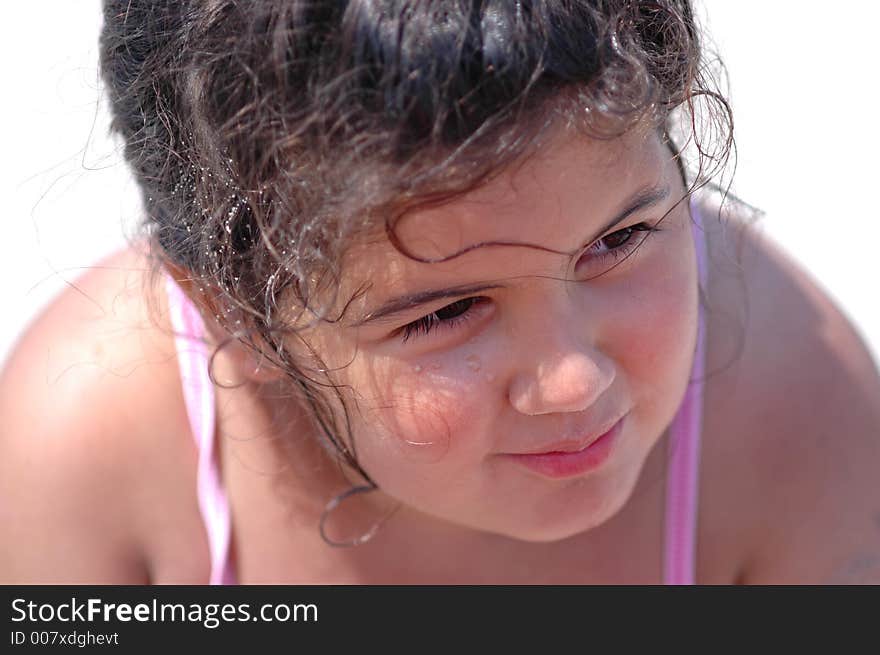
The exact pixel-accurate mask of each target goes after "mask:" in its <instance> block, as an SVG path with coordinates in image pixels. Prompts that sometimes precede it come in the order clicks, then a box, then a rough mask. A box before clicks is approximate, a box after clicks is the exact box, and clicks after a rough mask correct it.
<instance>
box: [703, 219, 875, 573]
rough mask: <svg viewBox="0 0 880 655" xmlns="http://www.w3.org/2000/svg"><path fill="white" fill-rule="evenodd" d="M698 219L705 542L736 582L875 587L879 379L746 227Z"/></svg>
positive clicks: (826, 302)
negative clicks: (704, 272) (704, 318)
mask: <svg viewBox="0 0 880 655" xmlns="http://www.w3.org/2000/svg"><path fill="white" fill-rule="evenodd" d="M707 214H709V216H710V223H711V224H712V227H711V228H710V242H711V241H714V244H712V245H711V247H710V254H711V260H712V263H713V268H712V274H713V276H714V278H715V279H714V280H713V281H712V283H711V284H710V292H709V299H708V303H709V306H710V307H709V325H710V344H711V345H710V357H709V362H708V368H707V374H708V376H709V379H708V380H707V383H706V403H707V408H711V411H710V413H709V414H707V416H706V419H705V420H706V424H705V426H704V428H705V431H706V433H707V435H710V438H709V439H707V440H706V446H705V448H706V451H705V456H704V459H703V461H704V468H703V475H702V483H701V484H702V489H703V490H705V491H706V493H707V496H708V500H709V502H708V507H710V508H714V509H713V510H712V511H713V512H714V515H713V516H707V517H706V521H707V524H708V525H709V526H712V527H711V529H710V534H709V535H708V536H707V540H708V541H710V542H712V541H713V539H714V540H715V543H713V546H715V547H716V548H717V549H723V548H725V546H724V545H723V544H722V543H721V539H722V538H723V539H725V540H726V543H728V544H732V546H728V548H735V549H738V551H739V552H738V553H737V554H736V556H735V558H738V560H739V561H738V565H737V568H738V572H737V576H736V578H737V579H738V580H739V581H742V582H747V583H767V584H774V583H817V584H822V583H831V582H837V583H856V582H873V583H878V582H880V486H878V485H877V482H876V480H877V475H878V471H880V376H878V372H877V368H876V366H875V364H874V362H873V360H872V357H871V354H870V353H869V351H868V349H867V348H866V346H865V344H864V342H863V341H862V339H861V338H860V336H859V334H858V332H857V330H856V329H855V328H854V327H853V325H852V324H851V322H850V321H849V320H848V319H847V317H846V316H845V315H844V314H843V313H842V312H841V311H840V310H839V308H838V307H836V305H835V304H834V302H833V301H832V299H831V298H829V296H828V294H827V293H826V292H824V291H823V290H822V288H821V286H820V285H819V284H818V283H817V282H816V281H815V280H814V279H813V278H812V277H811V276H810V275H809V274H808V273H807V272H806V271H805V270H804V269H803V268H802V267H801V266H800V265H799V264H797V263H796V262H795V261H794V260H793V259H792V258H791V257H790V256H789V255H787V254H786V253H784V251H783V250H782V249H781V248H780V247H779V246H778V245H776V244H775V243H773V242H772V240H771V239H770V238H769V237H767V236H766V235H764V234H763V233H762V231H761V229H760V223H758V224H756V225H755V226H750V225H749V224H748V223H747V222H743V221H741V220H739V219H738V218H737V217H736V216H727V217H725V218H724V219H723V220H722V221H721V222H718V220H717V216H718V214H717V212H715V213H714V214H713V213H712V212H707ZM713 331H714V335H712V332H713ZM701 520H703V516H702V515H701ZM707 550H708V551H711V550H712V549H711V548H710V549H707ZM704 556H705V557H707V558H709V557H711V552H705V553H704Z"/></svg>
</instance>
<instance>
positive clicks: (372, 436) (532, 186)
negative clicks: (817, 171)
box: [311, 132, 697, 541]
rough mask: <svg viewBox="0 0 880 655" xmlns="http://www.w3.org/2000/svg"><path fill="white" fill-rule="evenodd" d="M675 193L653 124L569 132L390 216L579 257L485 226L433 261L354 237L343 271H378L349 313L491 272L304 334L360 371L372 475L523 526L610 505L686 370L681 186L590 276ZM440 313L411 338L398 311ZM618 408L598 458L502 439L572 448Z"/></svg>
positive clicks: (509, 529) (355, 414)
mask: <svg viewBox="0 0 880 655" xmlns="http://www.w3.org/2000/svg"><path fill="white" fill-rule="evenodd" d="M646 190H647V191H651V190H653V191H658V192H659V193H656V194H654V197H655V201H654V202H652V203H650V204H648V205H647V206H644V207H643V208H642V209H639V210H638V211H636V212H634V213H632V214H630V215H629V216H628V217H627V218H625V219H624V220H623V221H622V222H621V223H619V224H618V225H616V226H615V227H612V228H610V229H608V230H606V231H604V232H602V233H601V234H597V233H599V232H600V231H601V230H603V228H604V227H605V226H606V225H607V224H608V223H609V222H610V221H611V220H612V219H613V218H615V217H617V216H619V215H620V214H621V213H622V212H623V211H624V210H626V209H627V208H628V207H631V206H632V204H633V201H634V199H638V197H639V196H644V195H645V194H644V192H645V191H646ZM683 193H684V188H683V185H682V182H681V179H680V176H679V172H678V169H677V167H676V165H675V162H674V161H673V160H672V155H671V153H670V152H669V150H668V149H667V148H666V147H665V146H664V145H663V144H662V143H661V141H660V139H659V138H658V137H657V136H656V135H655V134H654V133H650V134H645V133H643V132H642V133H633V134H629V135H627V136H625V137H623V138H620V139H617V140H614V141H594V140H589V139H586V138H585V137H582V136H574V135H571V134H560V135H559V136H558V138H554V140H553V141H552V142H551V143H550V144H549V145H548V146H547V147H545V148H544V149H543V150H541V151H540V152H539V153H538V154H537V155H536V156H535V157H533V158H532V159H530V160H528V161H527V162H526V163H525V165H523V166H522V167H520V168H518V169H516V168H512V169H511V170H509V171H507V172H505V173H504V174H502V175H500V176H499V177H498V178H496V179H495V180H493V181H492V182H491V183H490V184H489V185H487V186H486V187H484V188H481V189H479V190H477V191H475V192H473V193H472V194H470V195H468V196H466V197H464V198H459V199H457V200H456V201H454V202H452V203H450V204H448V205H445V206H442V207H437V208H432V209H427V210H419V211H417V212H414V213H413V214H411V215H408V216H407V217H406V218H404V219H403V220H402V221H401V222H400V223H399V224H398V228H397V233H398V234H399V235H400V238H401V240H402V242H403V244H404V245H405V246H406V247H407V249H409V251H410V252H413V253H414V254H416V255H418V256H420V257H424V258H440V257H443V256H446V255H450V254H452V253H455V252H458V251H460V250H462V249H464V248H466V247H467V246H469V245H473V244H477V243H480V242H486V241H507V242H510V241H517V242H523V243H531V244H537V245H541V246H545V247H547V248H551V249H553V250H556V251H564V252H574V253H575V254H574V255H572V256H571V257H568V256H566V255H561V254H556V253H553V252H547V251H542V250H537V249H533V248H525V247H520V246H490V247H484V248H477V249H474V250H471V251H470V252H467V253H466V254H464V255H462V256H459V257H456V258H454V259H451V260H450V261H447V262H445V263H439V264H424V263H419V262H415V261H412V260H411V259H408V258H406V257H404V256H403V255H401V254H400V253H398V252H397V251H396V250H395V249H394V248H393V247H392V246H391V245H390V244H389V243H387V242H386V243H381V244H370V245H366V246H362V247H359V248H357V249H355V250H354V251H352V252H351V253H350V257H349V258H348V260H347V262H346V266H347V268H345V269H343V270H345V277H344V285H343V291H346V292H349V291H352V290H354V289H356V288H358V286H359V285H361V284H362V283H363V282H364V281H368V282H371V283H372V286H371V288H370V289H369V290H368V291H367V293H366V294H365V295H364V296H363V297H362V298H360V299H359V300H357V301H355V302H354V303H353V304H352V306H351V307H350V308H349V310H348V313H347V314H346V319H348V321H349V323H354V322H355V321H357V320H359V319H362V318H363V317H364V316H366V315H367V314H368V313H371V312H374V311H375V310H376V308H378V307H380V306H381V305H383V304H385V303H386V302H387V301H389V300H390V299H392V298H395V297H399V296H401V295H404V294H413V293H417V292H423V291H429V290H435V289H443V288H448V287H456V286H463V285H468V286H471V285H489V286H490V287H491V288H486V289H484V290H481V291H472V292H467V293H465V294H464V295H457V296H452V297H448V298H442V299H439V300H435V301H432V302H429V303H427V304H424V305H420V306H417V307H415V308H412V309H408V310H406V311H404V312H402V313H398V314H394V315H391V316H387V317H385V318H381V319H377V320H375V321H373V322H367V323H364V324H363V325H358V326H355V325H349V326H347V327H344V328H340V327H339V325H335V326H322V327H321V328H318V330H317V331H316V333H315V334H314V335H311V340H312V342H313V343H314V344H315V346H316V348H317V349H318V352H319V353H320V354H321V355H322V356H323V357H324V360H325V362H326V363H327V364H328V366H330V367H331V368H335V367H343V368H341V369H340V370H339V371H337V372H336V375H337V379H338V381H339V382H340V383H342V384H348V385H351V388H352V389H353V392H354V394H355V395H354V396H353V397H354V398H355V400H356V402H357V407H358V408H359V411H358V409H354V410H353V411H352V412H350V414H351V419H352V433H353V435H354V439H355V442H356V450H357V455H358V458H359V461H360V462H361V464H362V466H363V468H364V470H366V471H367V472H368V473H369V475H370V476H371V477H372V478H373V480H374V481H375V482H376V483H377V484H378V485H379V488H380V489H381V491H382V492H383V493H384V494H387V495H388V496H390V497H392V498H394V499H396V500H399V501H402V503H404V505H405V506H408V507H409V508H410V509H413V510H416V511H417V512H418V514H415V515H416V516H421V517H422V518H427V517H431V518H439V519H442V520H445V521H448V522H451V523H453V524H456V525H461V526H466V527H470V528H475V529H480V530H487V531H490V532H494V533H498V534H503V535H507V536H511V537H516V538H520V539H525V540H530V541H547V540H555V539H561V538H565V537H568V536H571V535H573V534H576V533H578V532H581V531H583V530H586V529H589V528H591V527H593V526H596V525H598V524H600V523H602V522H604V521H605V520H607V519H608V518H610V517H611V516H612V515H613V514H614V513H615V512H617V511H618V510H619V509H620V508H621V507H622V506H623V504H624V503H625V502H626V500H627V499H628V498H629V496H630V494H631V493H632V490H633V488H634V486H635V483H636V481H637V479H638V476H639V472H640V470H641V468H642V466H643V464H644V463H645V460H646V458H647V455H648V453H649V451H650V450H651V448H652V447H653V446H654V445H655V444H656V443H657V441H658V440H659V439H660V437H661V435H662V433H663V431H664V429H665V428H666V426H667V425H668V424H669V422H670V421H671V419H672V417H673V416H674V414H675V412H676V410H677V408H678V405H679V403H680V402H681V400H682V397H683V394H684V391H685V387H686V385H687V381H688V376H689V373H690V367H691V363H692V359H693V353H694V348H695V343H696V330H697V270H696V259H695V252H694V245H693V240H692V236H691V229H690V216H689V213H688V209H687V203H686V202H682V203H680V204H679V205H678V206H677V207H676V208H675V209H674V210H673V211H672V212H671V213H670V214H669V215H668V216H667V217H666V218H665V219H664V220H663V221H662V222H661V223H660V224H659V225H658V227H659V228H660V229H661V231H660V232H655V233H646V232H632V233H631V238H632V240H633V241H632V242H633V243H638V242H640V241H641V240H642V238H643V237H646V239H645V241H644V242H643V243H641V245H640V246H639V247H638V248H637V249H636V250H635V252H634V253H633V255H632V256H631V257H629V258H628V259H625V260H623V261H622V262H621V263H620V264H619V265H617V266H616V267H615V268H613V269H611V270H608V271H607V272H606V273H605V274H604V275H602V276H599V277H596V276H597V275H598V274H599V273H600V272H602V271H605V270H606V269H609V268H611V264H612V263H613V261H614V260H612V259H611V258H610V256H609V254H608V251H609V250H613V249H614V248H619V249H620V250H621V252H624V253H625V252H628V251H627V250H626V248H627V245H628V244H627V236H628V233H627V232H626V231H624V232H621V230H625V229H626V228H628V227H632V226H638V225H644V224H645V223H647V224H648V225H655V224H656V222H657V221H658V220H659V219H660V218H661V217H662V216H663V215H664V214H666V212H667V211H668V210H669V209H670V208H671V207H672V206H673V205H675V204H676V202H678V201H679V200H680V199H681V197H682V195H683ZM658 196H659V198H660V199H657V197H658ZM596 239H598V240H599V241H598V243H597V241H596ZM564 278H567V279H568V280H569V281H564ZM588 278H593V279H588ZM349 297H350V294H348V293H343V294H341V295H340V298H344V299H348V298H349ZM473 298H477V299H479V300H477V301H476V302H474V301H471V300H468V299H473ZM453 303H455V304H453ZM435 312H436V314H434V313H435ZM432 314H434V316H433V318H434V319H435V322H436V323H437V324H436V325H435V326H434V327H433V328H432V330H431V331H430V332H428V333H424V332H423V331H422V330H419V331H412V330H411V333H410V336H409V338H408V339H407V340H406V341H404V338H403V335H402V333H401V329H402V328H404V326H407V325H409V324H412V323H414V322H416V321H418V320H419V319H422V318H423V317H425V316H430V315H432ZM352 406H353V404H352ZM621 416H624V418H623V420H622V423H621V425H620V428H621V429H620V430H619V432H618V433H617V434H616V436H615V437H614V438H613V440H612V441H611V449H610V452H609V453H608V456H607V458H606V459H604V461H601V462H598V463H597V461H595V460H594V461H593V463H592V464H589V461H588V462H587V463H586V464H584V460H590V459H591V457H585V456H581V457H580V458H579V457H577V456H576V455H569V456H567V457H563V458H555V459H556V461H555V462H552V461H551V462H549V464H548V461H549V460H551V459H553V458H544V461H543V463H544V464H547V465H548V466H550V467H551V468H552V467H554V466H555V467H556V468H555V471H556V473H553V472H552V471H551V469H550V468H543V469H540V470H535V469H534V468H530V467H529V466H527V465H525V464H524V462H523V461H522V460H521V459H520V458H514V457H511V456H510V455H511V454H521V453H527V452H528V453H534V452H546V451H553V450H559V449H560V448H564V446H560V445H559V443H558V442H559V441H560V440H563V439H566V438H573V439H574V440H575V442H576V443H573V444H568V446H569V447H573V448H576V447H577V446H578V445H582V443H583V441H584V440H585V439H587V438H590V437H591V435H593V436H595V435H596V434H597V431H601V430H602V429H603V428H605V427H608V425H609V424H610V423H612V422H613V421H614V420H615V419H617V418H619V417H621ZM578 440H580V442H578ZM594 450H601V448H599V449H595V448H594V449H591V452H592V451H594ZM531 461H532V463H533V464H535V466H539V467H540V465H541V462H538V458H533V459H532V460H531ZM566 467H568V468H566Z"/></svg>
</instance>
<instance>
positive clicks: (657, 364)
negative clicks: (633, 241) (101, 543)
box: [608, 232, 698, 420]
mask: <svg viewBox="0 0 880 655" xmlns="http://www.w3.org/2000/svg"><path fill="white" fill-rule="evenodd" d="M680 236H681V238H682V242H680V243H676V244H664V248H658V249H655V250H654V251H653V252H652V253H651V255H650V256H649V257H648V258H647V259H646V260H645V261H644V262H643V265H642V266H640V267H639V270H638V271H637V272H635V273H634V274H633V275H632V276H630V277H629V278H628V280H627V284H628V285H630V284H631V287H630V288H629V289H628V294H626V297H627V299H628V300H627V301H626V302H624V303H622V304H621V306H620V307H621V311H622V312H623V313H624V314H625V315H620V314H618V315H617V320H615V321H614V328H613V337H611V338H612V339H613V342H612V343H609V346H608V350H609V352H611V353H613V357H614V358H615V359H616V360H617V361H618V362H620V363H621V364H622V366H623V368H624V369H625V370H626V372H627V377H628V379H629V381H630V383H631V385H632V389H631V392H632V393H633V395H634V400H635V401H636V402H637V403H640V404H641V405H642V407H643V409H644V410H646V413H647V414H648V415H654V419H655V420H665V418H666V415H667V414H668V415H669V418H671V416H672V414H673V413H674V411H675V408H676V407H677V405H678V402H680V400H681V398H682V396H683V394H684V390H685V388H686V386H687V382H688V377H689V375H690V369H691V365H692V363H693V355H694V349H695V346H696V339H697V318H698V304H697V303H698V300H697V276H696V262H695V258H694V252H693V246H692V245H691V247H690V248H689V247H688V241H685V240H684V239H690V233H689V232H687V233H684V234H682V235H680ZM667 245H668V249H667ZM669 253H675V254H676V256H671V255H670V254H669ZM661 415H662V416H661Z"/></svg>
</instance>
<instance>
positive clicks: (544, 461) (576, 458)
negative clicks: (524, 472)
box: [508, 419, 623, 479]
mask: <svg viewBox="0 0 880 655" xmlns="http://www.w3.org/2000/svg"><path fill="white" fill-rule="evenodd" d="M622 428H623V419H620V420H619V421H618V422H617V423H615V424H614V427H613V428H611V429H610V430H609V431H608V432H606V433H605V434H603V435H602V436H601V437H599V438H598V439H596V440H595V441H594V442H593V443H591V444H590V445H589V446H587V447H586V448H584V449H583V450H578V451H576V452H573V453H564V452H558V451H556V452H550V453H540V454H537V455H508V457H510V458H511V459H512V460H513V461H515V462H517V463H519V464H522V465H523V466H525V467H526V468H527V469H529V470H531V471H534V472H535V473H539V474H540V475H543V476H545V477H548V478H555V479H558V478H570V477H573V476H576V475H581V474H583V473H586V472H587V471H592V470H594V469H597V468H599V467H600V466H602V464H604V463H605V462H606V461H607V460H608V458H609V457H610V456H611V452H612V450H613V449H614V444H615V442H616V441H617V437H618V435H619V434H620V431H621V430H622Z"/></svg>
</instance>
